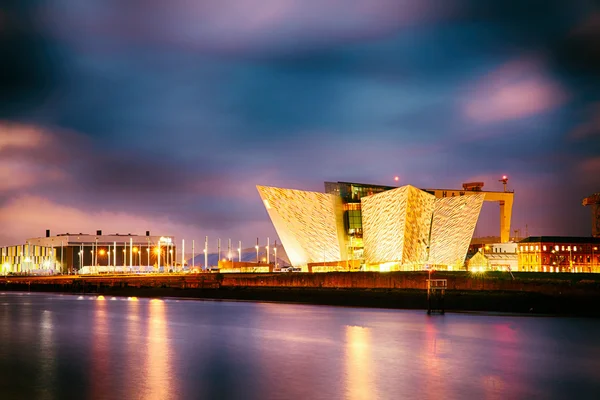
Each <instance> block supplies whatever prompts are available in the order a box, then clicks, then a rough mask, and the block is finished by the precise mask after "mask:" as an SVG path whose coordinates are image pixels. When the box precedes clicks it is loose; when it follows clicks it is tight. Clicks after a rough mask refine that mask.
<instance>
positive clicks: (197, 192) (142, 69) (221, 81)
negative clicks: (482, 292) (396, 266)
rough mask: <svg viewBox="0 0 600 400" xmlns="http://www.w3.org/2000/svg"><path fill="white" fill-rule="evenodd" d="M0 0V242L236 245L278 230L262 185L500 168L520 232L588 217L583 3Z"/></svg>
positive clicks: (485, 216)
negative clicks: (115, 236)
mask: <svg viewBox="0 0 600 400" xmlns="http://www.w3.org/2000/svg"><path fill="white" fill-rule="evenodd" d="M1 4H2V5H0V227H1V228H2V229H1V230H0V244H3V245H6V244H17V243H21V242H22V241H23V240H24V239H25V238H27V237H34V236H43V235H44V232H45V229H51V230H52V233H53V234H56V233H64V232H70V233H75V232H76V233H78V232H84V233H86V232H87V233H94V232H95V230H96V229H102V230H103V231H104V232H105V233H114V232H119V233H129V232H131V233H138V234H144V232H145V231H146V230H151V231H152V233H153V234H171V235H175V236H177V238H178V239H182V238H183V239H186V241H187V240H191V239H195V240H196V241H203V240H204V236H205V235H209V236H210V238H211V241H212V239H213V238H214V240H215V241H216V238H217V237H221V238H222V239H223V240H226V239H227V238H231V239H232V240H233V241H235V243H237V241H238V240H243V241H244V244H246V243H247V246H251V245H253V244H254V241H255V240H256V237H257V236H260V237H261V242H263V241H265V240H264V239H263V238H265V237H266V236H270V237H271V241H273V239H274V238H275V237H276V235H275V232H274V230H273V228H272V225H271V222H270V220H269V218H268V216H267V213H266V211H265V210H264V207H263V204H262V202H261V201H260V197H259V195H258V193H257V190H256V188H255V185H257V184H260V185H270V186H281V187H289V188H295V189H304V190H315V191H323V181H326V180H331V181H355V182H365V183H375V184H384V185H396V184H398V185H404V184H412V185H414V186H417V187H421V188H460V187H461V184H462V183H463V182H469V181H484V182H485V187H484V190H485V189H487V190H501V189H502V184H501V183H499V182H498V179H499V178H500V177H501V176H502V175H503V174H506V175H508V176H509V179H510V181H509V185H508V186H509V189H511V190H514V191H515V205H514V218H513V230H514V229H521V236H524V235H525V230H526V227H527V233H529V234H530V235H581V236H589V235H590V234H591V222H590V213H591V212H590V210H589V209H586V208H584V207H583V206H582V205H581V200H582V198H583V197H586V196H588V195H590V194H592V193H593V192H597V191H600V6H598V5H597V3H596V2H593V1H583V0H582V1H579V0H571V1H565V0H540V1H534V0H514V1H513V0H502V1H499V0H445V1H437V0H330V1H327V0H298V1H292V0H260V1H259V0H238V1H231V0H214V1H202V0H197V1H186V0H169V1H164V0H163V1H158V0H85V1H82V0H47V1H43V0H39V1H28V0H8V2H7V1H6V0H4V1H3V2H2V3H1ZM442 5H443V6H442ZM394 176H399V178H400V179H399V182H398V183H396V182H394ZM497 215H498V206H497V204H494V203H489V204H486V205H485V206H484V212H483V213H482V216H481V219H480V222H479V225H478V227H477V229H476V235H479V236H484V235H494V234H497V233H498V226H499V224H498V221H497ZM244 247H246V246H244Z"/></svg>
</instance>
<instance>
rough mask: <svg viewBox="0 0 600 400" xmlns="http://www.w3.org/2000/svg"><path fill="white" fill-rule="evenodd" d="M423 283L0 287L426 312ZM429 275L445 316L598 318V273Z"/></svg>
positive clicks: (297, 279) (11, 280)
mask: <svg viewBox="0 0 600 400" xmlns="http://www.w3.org/2000/svg"><path fill="white" fill-rule="evenodd" d="M427 278H428V275H427V273H424V272H390V273H376V272H336V273H320V274H307V273H289V274H181V275H148V276H139V275H129V276H128V275H126V276H107V275H105V276H85V277H84V276H59V277H23V276H18V277H17V276H13V277H7V278H0V290H7V291H8V290H16V291H43V292H61V293H103V294H109V295H115V296H138V297H168V296H169V297H181V298H197V299H219V300H255V301H279V302H292V303H307V304H327V305H345V306H363V307H382V308H407V309H425V308H426V307H427V301H426V299H427V293H426V288H427ZM432 278H433V279H446V280H447V285H448V289H447V290H446V292H445V296H444V305H445V309H446V310H448V311H451V310H454V311H492V312H514V313H536V314H538V313H540V314H561V315H592V316H600V275H597V274H529V273H515V274H514V279H513V277H512V276H511V275H510V274H506V273H486V274H469V273H465V272H438V273H435V274H433V276H432Z"/></svg>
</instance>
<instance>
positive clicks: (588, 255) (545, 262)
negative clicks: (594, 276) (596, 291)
mask: <svg viewBox="0 0 600 400" xmlns="http://www.w3.org/2000/svg"><path fill="white" fill-rule="evenodd" d="M518 246H519V248H518V254H519V271H531V272H600V254H599V251H598V249H599V248H600V238H593V237H569V236H530V237H528V238H526V239H523V240H521V241H520V242H519V243H518Z"/></svg>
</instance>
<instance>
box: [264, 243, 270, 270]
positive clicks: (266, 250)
mask: <svg viewBox="0 0 600 400" xmlns="http://www.w3.org/2000/svg"><path fill="white" fill-rule="evenodd" d="M269 240H270V239H269V238H268V237H267V246H266V247H265V252H266V253H267V265H268V264H269V244H270V243H269Z"/></svg>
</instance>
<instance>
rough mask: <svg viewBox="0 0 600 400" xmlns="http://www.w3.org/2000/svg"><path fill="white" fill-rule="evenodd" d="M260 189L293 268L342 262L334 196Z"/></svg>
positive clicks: (267, 188) (291, 190) (270, 188)
mask: <svg viewBox="0 0 600 400" xmlns="http://www.w3.org/2000/svg"><path fill="white" fill-rule="evenodd" d="M257 189H258V192H259V193H260V197H261V198H262V200H263V203H264V205H265V208H266V209H267V212H268V213H269V217H270V218H271V221H272V222H273V225H274V226H275V230H276V231H277V234H278V235H279V238H280V239H281V243H282V245H283V247H284V248H285V251H286V253H287V255H288V258H289V259H290V262H291V263H292V265H293V266H295V267H300V266H305V265H307V264H308V263H314V262H323V261H324V262H328V261H339V260H341V259H342V253H341V251H340V240H339V237H338V231H339V227H338V226H337V222H338V221H337V220H336V210H335V204H336V197H335V196H334V195H331V194H326V193H318V192H307V191H303V190H293V189H281V188H275V187H266V186H257Z"/></svg>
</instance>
